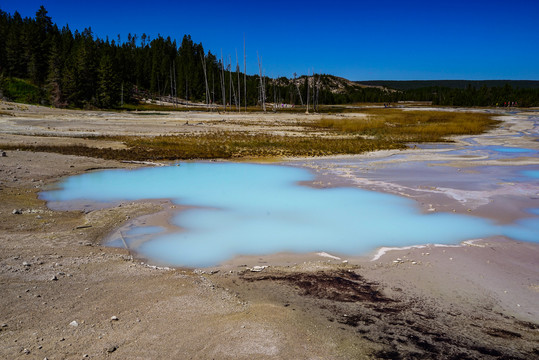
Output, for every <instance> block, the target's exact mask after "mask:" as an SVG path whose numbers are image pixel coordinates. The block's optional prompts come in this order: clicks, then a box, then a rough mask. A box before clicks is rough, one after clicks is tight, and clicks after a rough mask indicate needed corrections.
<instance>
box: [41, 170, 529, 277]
mask: <svg viewBox="0 0 539 360" xmlns="http://www.w3.org/2000/svg"><path fill="white" fill-rule="evenodd" d="M313 179H314V176H313V174H312V173H310V172H308V171H307V170H305V169H301V168H295V167H289V166H275V165H255V164H245V163H242V164H235V163H185V164H182V165H181V166H179V167H178V166H171V167H156V168H143V169H137V170H106V171H100V172H94V173H88V174H83V175H79V176H73V177H70V178H68V179H66V180H65V181H64V182H62V183H61V184H60V185H59V190H54V191H49V192H44V193H42V198H44V199H45V200H47V201H53V202H70V201H80V200H91V201H98V202H114V201H124V200H139V199H161V198H168V199H171V200H172V201H173V202H174V203H176V204H181V205H188V206H191V207H192V208H190V209H188V210H183V211H181V212H178V213H176V214H175V215H174V216H173V219H172V221H173V223H174V224H175V225H176V226H178V228H179V229H180V231H177V232H172V233H171V232H170V231H168V232H167V231H165V230H164V229H163V228H160V227H144V226H142V227H136V228H133V229H131V230H129V231H126V232H125V234H123V236H124V237H125V239H126V243H127V244H128V246H129V247H130V249H131V250H134V251H136V252H138V253H139V254H141V255H142V256H144V257H146V258H149V259H150V260H151V261H153V262H155V263H160V264H168V265H176V266H193V267H197V266H211V265H217V264H219V263H222V262H224V261H227V260H229V259H231V258H233V257H235V256H237V255H258V254H260V255H262V254H274V253H278V252H296V253H307V252H317V251H325V252H332V253H336V254H342V255H362V254H367V253H369V252H371V251H373V250H374V249H376V248H378V247H380V246H390V247H395V246H407V245H415V244H426V243H445V244H455V243H458V242H460V241H463V240H468V239H474V238H480V237H488V236H495V235H505V236H509V237H512V238H514V239H517V240H523V241H538V239H539V227H538V225H537V223H538V222H537V221H531V220H529V221H528V220H522V221H519V222H517V223H515V224H511V225H503V226H502V225H497V224H495V223H494V222H493V221H490V220H487V219H482V218H478V217H472V216H466V215H457V214H449V213H431V214H423V213H421V212H420V210H419V208H418V207H417V203H416V202H415V201H413V200H410V199H407V198H404V197H399V196H396V195H390V194H384V193H378V192H373V191H367V190H361V189H357V188H326V189H319V188H313V187H309V186H305V185H300V184H299V182H305V181H312V180H313ZM115 245H116V246H121V244H119V243H118V240H116V243H115Z"/></svg>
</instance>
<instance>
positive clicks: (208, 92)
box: [200, 53, 211, 107]
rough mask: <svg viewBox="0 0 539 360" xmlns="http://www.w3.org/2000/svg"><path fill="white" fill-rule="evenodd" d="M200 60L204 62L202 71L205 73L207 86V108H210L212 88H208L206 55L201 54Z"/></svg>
mask: <svg viewBox="0 0 539 360" xmlns="http://www.w3.org/2000/svg"><path fill="white" fill-rule="evenodd" d="M200 60H201V61H202V70H203V71H204V83H205V84H206V107H209V106H210V101H211V99H210V88H209V86H208V73H207V70H206V60H205V59H204V55H203V54H202V53H200Z"/></svg>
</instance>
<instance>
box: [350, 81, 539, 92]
mask: <svg viewBox="0 0 539 360" xmlns="http://www.w3.org/2000/svg"><path fill="white" fill-rule="evenodd" d="M356 83H357V84H360V85H368V86H383V87H387V88H390V89H396V90H413V89H420V88H427V87H446V88H451V89H466V88H467V87H468V85H471V86H472V87H475V88H478V89H479V88H481V87H483V86H486V87H487V88H492V87H503V86H505V84H509V85H511V87H512V88H515V89H539V80H402V81H399V80H372V81H356Z"/></svg>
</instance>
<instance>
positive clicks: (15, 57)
mask: <svg viewBox="0 0 539 360" xmlns="http://www.w3.org/2000/svg"><path fill="white" fill-rule="evenodd" d="M241 68H242V66H241V65H240V61H239V60H236V62H234V61H232V57H231V56H228V55H223V54H220V55H219V56H218V55H217V54H213V53H212V52H211V51H205V50H204V47H203V45H202V43H196V42H194V41H193V39H191V36H190V35H184V37H183V38H182V40H181V42H180V43H177V41H176V40H175V39H171V38H170V37H166V38H165V37H163V36H161V35H159V36H157V38H155V39H151V38H150V37H149V36H148V35H146V34H142V35H140V36H138V35H136V34H129V35H128V36H127V39H125V40H122V39H121V37H120V35H118V36H117V38H116V39H109V38H108V37H107V38H105V39H100V38H98V37H96V36H95V35H94V34H93V32H92V29H91V27H88V28H86V29H84V30H83V31H82V32H79V31H78V30H75V31H72V30H71V29H70V28H69V26H67V25H66V26H64V27H62V28H61V29H60V28H59V27H58V26H57V25H56V24H54V22H53V21H52V19H51V17H50V16H48V13H47V10H46V9H45V8H44V7H43V6H41V7H40V8H39V10H38V11H37V12H36V15H35V17H34V18H28V17H27V18H22V17H21V15H20V14H19V13H17V12H15V13H14V14H12V15H11V14H8V13H6V12H4V11H2V10H0V97H2V98H5V99H9V100H13V101H19V102H26V103H37V104H43V105H51V106H55V107H73V108H117V107H121V106H123V105H125V104H135V103H138V102H139V101H140V100H141V99H143V98H145V99H152V98H153V99H163V98H168V99H169V101H170V102H172V103H174V104H175V103H193V102H197V103H202V104H217V105H220V106H221V107H222V106H223V105H224V106H227V108H228V109H231V110H232V109H239V108H241V107H244V106H255V105H260V106H262V107H265V105H266V103H269V104H272V105H274V106H276V104H287V105H288V106H291V105H303V106H306V105H309V106H311V107H314V108H315V109H316V107H317V106H318V105H319V104H350V103H359V102H378V103H382V102H393V103H395V102H398V101H432V102H433V104H439V105H458V106H495V105H496V104H498V105H502V104H503V103H504V102H508V101H510V102H517V103H518V105H519V106H539V84H538V82H529V83H527V84H526V86H524V85H522V86H520V83H514V82H508V83H503V84H502V83H499V84H497V86H487V84H482V85H481V86H480V87H478V86H477V84H475V83H469V84H468V86H467V87H464V88H462V87H455V86H448V84H446V83H433V84H431V83H423V84H420V85H425V86H419V87H418V86H406V87H403V86H398V85H399V84H397V83H398V82H385V83H376V82H362V83H357V82H352V81H349V80H346V79H342V78H338V77H335V76H332V75H326V74H314V75H310V76H305V75H304V76H299V77H296V76H294V78H292V79H288V78H284V77H282V78H276V79H271V78H269V77H266V76H264V74H258V75H247V74H245V73H244V72H242V71H241V70H242V69H241ZM400 85H402V84H400ZM416 85H417V84H416ZM498 85H499V86H498ZM281 106H282V105H281Z"/></svg>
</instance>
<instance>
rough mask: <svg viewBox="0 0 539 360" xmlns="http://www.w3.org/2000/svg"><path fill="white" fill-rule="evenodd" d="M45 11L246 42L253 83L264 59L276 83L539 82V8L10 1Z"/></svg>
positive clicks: (405, 0)
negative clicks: (313, 78)
mask: <svg viewBox="0 0 539 360" xmlns="http://www.w3.org/2000/svg"><path fill="white" fill-rule="evenodd" d="M40 5H44V6H45V8H46V9H47V10H48V12H49V16H51V17H52V20H53V21H54V22H55V23H57V24H58V25H59V26H60V27H62V26H64V25H65V24H69V26H70V28H71V29H72V30H75V29H78V30H83V29H84V28H86V27H90V26H91V27H92V30H93V32H94V34H95V35H96V36H99V37H100V38H105V37H106V36H107V35H108V36H109V38H111V39H116V38H117V35H118V34H120V35H121V38H122V40H126V39H127V34H128V33H132V34H135V33H136V34H137V35H139V37H140V35H141V34H142V33H146V34H148V35H150V36H151V37H152V38H155V37H156V36H157V34H161V35H162V36H164V37H166V36H170V37H171V38H173V39H174V38H175V39H177V40H178V43H180V42H181V39H182V37H183V35H184V34H190V35H191V36H192V38H193V41H195V42H197V43H199V42H202V44H203V45H204V49H205V50H206V51H207V50H210V51H212V52H213V53H214V54H217V55H219V56H220V54H221V50H222V51H223V53H224V55H225V56H227V55H231V56H232V59H233V61H235V57H236V49H237V51H238V56H239V57H240V62H241V58H242V52H243V37H244V35H245V39H246V44H247V62H248V64H247V72H248V73H256V72H258V65H257V60H256V57H257V51H258V52H259V54H260V56H261V57H262V63H263V68H264V70H265V73H266V75H269V76H287V77H290V76H292V74H293V73H294V72H296V73H298V74H306V73H307V72H308V71H312V69H313V68H314V71H315V72H317V73H320V72H322V73H329V74H333V75H337V76H342V77H345V78H348V79H351V80H418V79H419V80H428V79H528V80H539V0H510V1H498V0H491V1H475V0H467V1H462V0H454V1H436V0H430V1H416V0H400V1H394V0H380V1H376V0H371V1H363V0H358V1H340V0H333V1H332V0H329V1H318V0H312V1H281V0H277V1H268V2H259V1H256V0H254V1H236V2H233V1H225V0H222V1H213V0H206V1H196V0H194V1H193V0H192V1H185V2H184V1H164V0H162V1H151V0H145V1H140V0H132V1H112V0H109V1H103V0H94V1H77V0H40V1H35V0H0V9H2V10H3V11H6V12H8V13H13V12H15V11H18V12H19V13H20V14H21V15H22V16H23V17H26V16H31V17H33V16H34V15H35V12H36V11H37V9H38V8H39V6H40ZM242 68H243V67H242Z"/></svg>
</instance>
